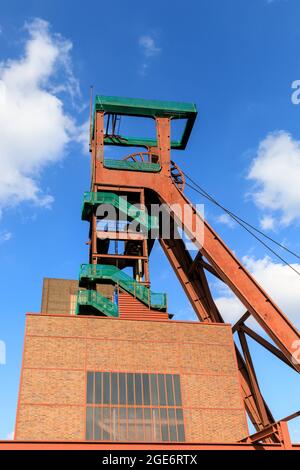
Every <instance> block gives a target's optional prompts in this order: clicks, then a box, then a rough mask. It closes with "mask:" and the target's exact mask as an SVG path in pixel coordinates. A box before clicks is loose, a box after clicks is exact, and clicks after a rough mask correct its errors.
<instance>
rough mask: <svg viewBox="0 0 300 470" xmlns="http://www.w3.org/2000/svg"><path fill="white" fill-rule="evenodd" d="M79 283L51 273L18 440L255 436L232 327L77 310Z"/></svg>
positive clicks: (24, 388) (30, 324) (32, 346)
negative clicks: (249, 431)
mask: <svg viewBox="0 0 300 470" xmlns="http://www.w3.org/2000/svg"><path fill="white" fill-rule="evenodd" d="M77 286H78V282H77V281H67V280H58V279H45V281H44V289H43V301H42V304H43V308H42V310H43V312H42V313H41V314H28V315H27V318H26V335H25V347H24V357H23V367H22V376H21V386H20V396H19V405H18V411H17V421H16V435H15V438H16V440H25V441H26V440H27V441H28V440H33V441H34V440H36V441H86V440H91V441H93V440H99V441H101V440H103V441H124V442H128V441H147V442H152V441H162V442H178V441H180V442H191V443H197V442H229V443H230V442H235V441H238V440H239V439H241V438H243V437H245V436H246V435H247V424H246V416H245V411H244V407H243V402H242V397H241V393H240V385H239V379H238V373H237V364H236V358H235V353H234V347H233V339H232V333H231V328H230V326H229V325H225V324H204V323H196V322H178V321H174V320H168V319H166V318H165V319H156V320H153V318H150V319H141V315H138V314H136V315H137V319H135V320H134V319H133V318H132V317H131V318H130V319H128V318H126V315H124V317H123V318H122V315H121V316H120V318H107V317H93V316H78V315H74V308H73V304H74V301H73V296H74V295H76V289H77ZM135 302H136V303H137V304H140V302H139V301H138V300H137V299H135ZM55 312H56V313H55ZM143 318H144V317H143Z"/></svg>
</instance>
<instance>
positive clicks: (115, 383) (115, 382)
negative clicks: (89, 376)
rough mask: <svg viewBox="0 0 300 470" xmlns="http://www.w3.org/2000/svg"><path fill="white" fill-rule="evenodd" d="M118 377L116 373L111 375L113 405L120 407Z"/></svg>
mask: <svg viewBox="0 0 300 470" xmlns="http://www.w3.org/2000/svg"><path fill="white" fill-rule="evenodd" d="M118 375H119V374H116V373H112V374H111V404H112V405H118V403H119V397H118V395H119V386H118V385H119V384H118Z"/></svg>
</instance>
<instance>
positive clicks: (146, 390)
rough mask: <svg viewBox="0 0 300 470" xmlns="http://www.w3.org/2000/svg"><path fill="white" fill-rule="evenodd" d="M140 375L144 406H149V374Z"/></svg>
mask: <svg viewBox="0 0 300 470" xmlns="http://www.w3.org/2000/svg"><path fill="white" fill-rule="evenodd" d="M142 375H143V395H144V405H150V386H149V374H142Z"/></svg>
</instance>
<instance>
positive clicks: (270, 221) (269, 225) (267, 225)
mask: <svg viewBox="0 0 300 470" xmlns="http://www.w3.org/2000/svg"><path fill="white" fill-rule="evenodd" d="M259 224H260V226H261V228H262V229H263V230H275V226H276V220H275V219H274V217H272V216H270V215H264V216H263V217H262V218H261V219H260V221H259Z"/></svg>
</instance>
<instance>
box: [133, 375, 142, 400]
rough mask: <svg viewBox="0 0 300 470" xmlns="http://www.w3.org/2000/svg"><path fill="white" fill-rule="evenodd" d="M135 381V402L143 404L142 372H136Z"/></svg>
mask: <svg viewBox="0 0 300 470" xmlns="http://www.w3.org/2000/svg"><path fill="white" fill-rule="evenodd" d="M134 381H135V403H136V405H142V404H143V397H142V376H141V374H134Z"/></svg>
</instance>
